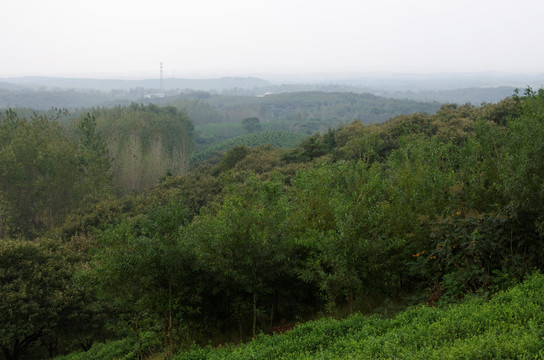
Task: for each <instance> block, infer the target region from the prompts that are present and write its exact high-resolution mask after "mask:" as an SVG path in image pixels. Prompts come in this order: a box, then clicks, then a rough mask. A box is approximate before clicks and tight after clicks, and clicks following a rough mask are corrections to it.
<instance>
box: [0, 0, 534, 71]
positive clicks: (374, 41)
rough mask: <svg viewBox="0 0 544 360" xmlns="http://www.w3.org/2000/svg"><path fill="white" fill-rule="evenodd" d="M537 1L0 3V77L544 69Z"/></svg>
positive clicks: (88, 0)
mask: <svg viewBox="0 0 544 360" xmlns="http://www.w3.org/2000/svg"><path fill="white" fill-rule="evenodd" d="M543 16H544V1H542V0H515V1H514V0H509V1H504V0H372V1H368V0H327V1H322V0H191V1H188V0H183V1H181V0H178V1H174V0H172V1H168V0H149V1H140V0H47V1H46V0H3V1H2V4H1V6H0V77H10V76H25V75H49V76H50V75H56V76H58V75H60V76H107V77H127V76H134V77H141V76H144V77H145V76H148V75H150V74H154V75H156V74H158V71H159V64H160V63H161V62H163V63H164V74H165V77H170V76H175V77H187V76H193V77H197V76H217V75H248V74H256V73H296V72H302V73H320V72H360V73H369V72H382V71H385V72H394V73H440V72H483V71H486V72H487V71H498V72H513V73H543V72H544V46H542V43H543V37H544V21H543Z"/></svg>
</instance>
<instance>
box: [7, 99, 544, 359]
mask: <svg viewBox="0 0 544 360" xmlns="http://www.w3.org/2000/svg"><path fill="white" fill-rule="evenodd" d="M136 107H137V109H128V110H127V109H120V110H118V111H120V113H121V114H122V113H123V112H124V111H127V112H129V111H135V112H137V111H143V112H145V115H146V116H148V115H149V116H151V114H155V116H157V117H158V118H162V117H166V124H171V123H172V122H173V123H175V124H179V123H181V124H183V122H182V121H181V120H182V119H179V118H178V117H176V116H181V117H182V118H183V114H181V115H180V114H179V113H178V112H177V111H176V109H168V108H167V109H162V108H153V107H142V109H140V108H139V106H136ZM543 109H544V91H542V90H539V91H532V90H531V89H528V90H527V91H526V92H525V94H524V95H522V96H520V95H518V94H515V95H514V96H513V97H512V98H508V99H505V100H503V101H502V102H500V103H498V104H496V105H483V106H479V107H475V106H472V105H462V106H459V105H445V106H443V107H441V109H440V110H439V111H438V112H437V113H435V114H431V115H429V114H413V115H402V116H398V117H396V118H393V119H391V120H389V121H387V122H385V123H383V124H380V125H378V124H375V125H364V124H363V123H361V122H359V121H355V122H353V123H351V124H349V125H346V126H343V127H341V128H337V129H329V130H328V131H327V132H325V133H323V134H315V135H313V136H310V137H308V138H307V139H305V140H304V141H303V142H302V143H300V144H299V145H298V146H296V147H294V148H292V149H275V148H272V147H266V146H265V147H257V148H248V147H245V146H237V147H234V148H232V149H231V150H229V151H227V152H226V153H225V155H224V156H223V157H222V158H221V159H220V160H219V161H218V162H217V163H215V164H203V165H200V166H198V167H196V168H195V169H193V170H191V171H189V172H187V173H186V174H184V175H181V176H177V175H175V174H169V173H168V172H166V174H165V175H164V176H162V177H160V179H158V180H157V181H159V184H158V185H156V186H154V187H152V188H147V189H146V190H144V191H139V192H128V193H125V194H126V195H123V196H121V195H120V194H119V193H117V195H116V194H115V193H113V192H111V190H110V187H108V186H106V185H107V184H108V181H113V179H112V178H111V177H108V176H105V177H100V176H97V177H91V179H94V178H96V179H103V182H102V183H100V182H96V184H97V185H98V184H102V185H104V184H105V185H104V186H103V187H100V188H99V189H94V188H93V185H94V183H95V182H94V181H91V180H87V181H86V182H84V184H86V186H89V187H90V189H94V190H95V191H96V196H94V197H93V198H92V199H93V200H92V201H91V202H88V203H86V204H85V202H74V203H73V205H71V206H70V207H68V208H66V210H65V211H64V212H62V213H60V214H59V215H58V217H55V218H54V221H53V220H51V221H50V222H43V223H41V224H43V225H41V226H38V224H39V223H38V222H36V223H35V224H36V225H33V226H31V229H27V230H28V231H27V232H26V233H24V232H22V231H21V229H20V228H19V227H20V226H21V225H24V224H25V223H24V222H23V221H20V220H16V219H19V218H15V217H13V218H9V217H2V224H0V225H2V231H3V232H2V235H3V240H2V241H0V269H3V270H2V271H1V272H0V285H1V286H2V288H1V289H0V296H2V301H1V302H0V306H2V307H3V309H2V311H0V316H1V317H2V318H1V319H0V321H1V323H2V324H5V325H4V328H2V329H1V330H2V331H3V333H2V336H0V347H1V349H2V355H0V356H4V357H5V358H6V359H20V358H22V356H23V355H24V354H26V355H25V356H30V357H34V358H44V357H47V356H54V355H58V354H66V353H69V352H71V351H78V350H79V351H80V350H83V351H88V350H89V348H91V346H92V344H93V343H97V344H98V343H103V342H104V341H106V340H109V341H110V342H111V341H116V340H120V341H117V342H112V343H113V344H118V345H114V346H121V347H123V348H124V349H125V350H126V354H132V355H131V356H132V357H137V358H141V359H143V358H145V357H147V356H149V355H151V354H158V353H170V354H182V353H183V351H185V350H187V349H188V348H189V347H190V346H191V344H198V345H206V344H210V343H211V345H213V346H217V345H220V344H225V343H240V342H246V341H248V340H249V339H252V338H254V337H255V336H257V334H259V333H261V332H262V333H268V332H270V331H273V330H274V329H275V328H277V326H278V324H283V323H286V324H291V323H294V322H302V321H304V320H307V319H312V318H316V317H321V316H329V315H330V316H334V317H342V316H344V315H347V314H351V313H355V312H363V313H367V314H370V313H374V312H381V311H384V309H387V310H388V311H390V310H391V309H393V308H402V307H406V306H409V305H413V304H422V303H426V304H429V305H435V306H442V305H443V304H449V303H455V302H459V301H460V299H463V298H465V297H466V296H467V294H469V295H471V296H472V297H479V298H481V299H482V300H478V301H484V299H486V298H488V297H489V296H491V295H492V294H494V293H496V292H498V291H500V290H503V289H506V288H508V287H510V286H512V285H513V284H516V283H517V282H519V281H521V280H522V279H523V278H525V277H526V276H527V275H528V274H531V273H533V272H534V271H535V270H537V269H542V268H543V265H544V264H543V262H542V259H544V242H543V241H542V240H543V236H544V235H543V229H544V226H543V223H544V218H543V215H542V214H544V201H543V200H542V199H544V196H543V194H544V188H543V185H542V184H543V183H544V182H543V181H542V179H543V178H544V168H543V166H542V164H544V145H543V144H544V141H542V139H543V138H544V118H543V116H544V115H543V114H544V111H543ZM108 111H109V110H108ZM112 111H116V110H115V109H114V110H112ZM169 114H172V115H175V116H173V118H170V117H169V116H170V115H169ZM12 117H13V115H12ZM15 118H16V117H15ZM136 118H138V117H136ZM85 119H87V121H88V125H89V127H88V128H89V129H90V128H93V124H94V122H93V117H92V116H90V115H89V116H87V117H85ZM176 119H179V120H176ZM160 123H161V122H157V123H155V124H160ZM21 124H23V125H24V124H25V123H24V122H21ZM1 125H2V126H0V129H1V130H2V133H1V134H0V135H2V136H4V135H5V134H7V135H6V137H4V138H3V139H10V137H9V134H12V133H13V131H14V129H16V128H17V127H18V126H19V125H20V123H19V122H17V121H7V122H3V123H2V124H1ZM24 126H26V127H22V128H21V131H22V130H23V129H27V128H29V127H30V128H31V125H28V124H26V125H24ZM48 126H49V125H48ZM46 128H48V127H46ZM97 128H98V126H97ZM181 128H182V129H183V128H184V127H183V126H182V127H181ZM142 129H146V127H142ZM58 130H59V134H65V133H63V132H62V129H58ZM4 131H5V132H4ZM34 131H35V132H37V133H39V128H38V127H37V128H35V129H34ZM23 133H24V132H22V134H23ZM52 133H53V134H56V133H55V132H52ZM92 134H94V135H93V136H90V135H92ZM88 135H89V139H94V140H95V141H91V142H90V143H91V144H95V145H96V146H97V148H96V149H100V151H90V149H93V147H90V148H89V151H88V152H87V153H88V157H86V158H85V159H92V158H93V156H96V158H97V159H101V162H99V163H102V161H103V160H104V161H105V159H106V160H107V157H104V156H101V155H100V154H102V155H103V154H104V151H106V153H107V147H106V145H105V144H104V143H101V142H100V141H98V140H99V139H104V138H105V137H102V135H101V134H100V132H94V133H93V132H89V133H88ZM95 135H96V136H95ZM58 136H60V135H58ZM60 138H61V139H64V137H60ZM16 139H17V141H10V142H2V143H0V144H2V145H3V144H9V146H7V147H5V148H2V152H1V154H0V155H1V156H0V159H1V160H2V161H3V163H2V166H3V167H2V171H5V170H9V171H13V172H14V173H15V174H17V172H16V170H17V169H19V168H18V167H17V165H16V164H17V161H15V160H14V157H13V154H18V151H19V147H18V146H19V144H24V143H25V142H24V140H25V139H26V138H25V137H24V136H22V135H21V136H19V137H17V138H16ZM38 139H40V138H39V137H38ZM140 139H141V140H140V141H141V144H146V143H148V142H147V139H153V137H145V136H144V137H142V138H140ZM167 139H169V138H168V137H166V138H165V141H166V140H167ZM70 141H72V140H71V137H70V136H68V137H67V138H66V143H67V144H70V143H71V142H70ZM79 141H82V144H83V143H84V142H83V140H79ZM149 143H151V142H149ZM174 143H175V142H174ZM44 144H46V142H44V141H42V142H39V143H38V145H39V146H38V149H37V150H36V153H38V154H40V153H41V154H42V156H44V155H46V154H48V151H50V150H55V149H56V147H51V148H49V147H47V146H45V145H44ZM76 144H79V142H76ZM25 146H27V145H25ZM28 146H30V145H28ZM66 146H72V145H66ZM73 146H75V145H73ZM93 146H94V145H93ZM142 146H144V145H142ZM75 153H76V154H79V153H78V152H75ZM87 153H86V152H82V153H81V154H87ZM53 154H56V152H53ZM165 154H169V152H168V151H166V152H165ZM91 155H92V156H91ZM43 158H44V159H47V158H48V157H47V156H44V157H43ZM76 160H77V158H76ZM70 161H72V160H70ZM88 161H89V162H91V163H92V160H88ZM106 163H107V161H106ZM33 164H34V163H33V162H31V161H30V162H28V168H29V169H34V168H33V167H32V166H33ZM37 164H42V163H40V162H37ZM45 164H48V163H47V162H45ZM83 164H87V162H81V163H79V162H77V161H74V169H75V170H77V171H79V172H76V174H81V175H79V176H81V178H82V179H87V178H86V177H85V176H83V174H89V172H88V171H85V167H79V166H81V165H83ZM44 168H45V169H51V172H49V173H47V172H45V173H43V172H42V171H43V169H44ZM143 168H144V169H145V167H143ZM54 169H55V168H54V167H39V168H37V169H34V170H33V171H34V172H30V173H31V174H38V175H40V176H42V174H55V172H54V171H53V170H54ZM98 169H102V170H98ZM106 169H108V167H107V166H105V167H98V168H96V169H95V170H93V171H97V172H98V173H99V174H101V173H102V171H103V170H104V171H105V170H106ZM12 179H15V180H16V181H15V180H12V181H2V182H1V185H2V188H1V192H0V199H1V200H2V201H1V202H0V210H1V211H2V214H7V215H11V214H15V212H13V210H15V209H23V208H24V202H17V201H19V200H20V199H19V198H15V197H11V196H8V195H10V194H12V192H11V190H10V189H12V187H13V186H15V185H17V184H18V182H19V181H22V180H21V179H26V178H25V177H24V176H22V177H13V178H12ZM39 179H40V180H41V182H38V183H37V184H38V185H39V187H38V188H33V187H32V186H34V185H33V184H34V183H32V182H23V184H25V186H27V187H28V188H29V189H31V190H32V191H35V193H32V192H31V194H36V197H35V198H31V199H33V201H36V204H37V205H41V204H44V203H45V202H44V201H43V200H42V199H43V198H40V197H39V196H38V195H43V194H47V191H44V190H43V189H44V188H45V189H47V186H49V185H54V184H56V182H55V181H47V180H48V179H54V178H51V177H47V176H43V177H39ZM76 179H78V177H76ZM0 180H4V178H0ZM75 184H77V186H75V185H74V186H75V187H74V189H78V186H82V185H79V183H78V182H75ZM34 189H35V190H34ZM76 194H77V192H76ZM58 198H60V199H62V197H60V196H59V197H58ZM77 199H78V198H76V200H77ZM30 210H32V211H34V212H29V213H27V215H28V216H29V218H31V219H36V220H41V219H48V218H47V217H45V216H46V215H47V214H49V212H48V211H49V210H48V209H47V208H43V207H39V206H36V207H35V208H32V209H30ZM4 224H7V225H6V226H4ZM14 225H17V226H14ZM40 264H43V265H40ZM53 264H60V265H58V266H53ZM41 279H47V281H42V280H41ZM43 294H49V295H51V296H43ZM21 299H24V304H27V305H26V306H20V304H21ZM475 301H476V300H475ZM29 318H31V319H33V320H32V321H30V322H29V321H28V319H29ZM530 320H531V318H530V317H529V318H527V319H526V322H530ZM373 321H374V320H373ZM384 326H385V325H384ZM471 326H472V325H471ZM492 334H493V335H494V336H496V338H497V339H502V337H503V336H504V335H503V334H502V333H501V332H500V331H496V332H495V333H493V332H492ZM489 336H492V335H489ZM123 344H124V345H123ZM97 346H102V347H103V348H102V349H103V350H104V351H109V350H111V348H109V347H108V346H107V345H97ZM104 346H105V347H104ZM386 347H387V346H386ZM108 349H109V350H108ZM203 351H205V350H203ZM134 354H136V355H134ZM127 356H128V355H127ZM520 356H521V355H520ZM103 357H104V358H107V357H108V356H103ZM117 357H120V356H118V355H111V356H110V358H117Z"/></svg>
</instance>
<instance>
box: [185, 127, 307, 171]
mask: <svg viewBox="0 0 544 360" xmlns="http://www.w3.org/2000/svg"><path fill="white" fill-rule="evenodd" d="M306 137H307V136H306V135H302V134H296V133H290V132H287V131H263V132H258V133H255V134H246V135H239V136H235V137H232V138H230V139H227V140H223V141H221V142H219V143H216V144H214V145H211V146H208V147H206V148H205V149H203V150H201V151H198V152H196V153H195V154H194V155H193V156H192V157H191V162H192V163H194V164H198V163H202V162H206V161H207V160H213V158H214V157H216V156H218V157H220V156H222V154H223V153H224V152H225V151H227V150H230V149H232V148H233V147H234V146H237V145H245V146H248V147H257V146H263V145H270V146H272V147H275V148H293V147H295V146H296V145H298V144H299V143H300V142H301V141H302V140H303V139H305V138H306Z"/></svg>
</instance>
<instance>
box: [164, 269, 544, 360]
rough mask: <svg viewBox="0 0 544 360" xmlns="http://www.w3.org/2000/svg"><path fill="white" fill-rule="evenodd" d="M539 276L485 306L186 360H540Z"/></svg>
mask: <svg viewBox="0 0 544 360" xmlns="http://www.w3.org/2000/svg"><path fill="white" fill-rule="evenodd" d="M543 295H544V276H542V275H541V274H536V275H534V276H532V277H531V278H529V279H528V280H527V281H525V282H524V283H523V284H522V285H519V286H516V287H515V288H512V289H511V290H509V291H506V292H502V293H499V294H497V295H495V296H494V297H493V299H492V300H490V301H488V302H486V301H484V300H483V299H481V298H469V299H467V300H465V301H464V302H463V303H461V304H458V305H453V306H449V307H446V308H436V307H435V308H433V307H428V306H420V307H414V308H411V309H409V310H406V311H404V312H402V313H399V314H398V315H396V316H394V317H392V318H384V317H382V316H377V315H375V316H371V317H366V316H363V315H360V314H359V315H354V316H351V317H349V318H347V319H345V320H334V319H330V318H326V319H322V320H319V321H314V322H309V323H306V324H303V325H299V326H297V327H295V328H294V329H293V330H291V331H289V332H287V333H285V334H283V335H276V336H268V335H263V336H260V337H258V338H257V339H256V340H254V341H252V342H251V343H248V344H245V345H242V346H238V347H220V348H217V349H213V348H210V347H207V348H204V349H198V350H193V351H190V352H188V353H186V354H181V355H178V356H175V357H174V359H176V360H185V359H187V360H188V359H210V360H211V359H237V360H240V359H541V358H542V357H544V343H543V340H544V339H543V336H542V328H543V326H544V302H543V301H542V298H543Z"/></svg>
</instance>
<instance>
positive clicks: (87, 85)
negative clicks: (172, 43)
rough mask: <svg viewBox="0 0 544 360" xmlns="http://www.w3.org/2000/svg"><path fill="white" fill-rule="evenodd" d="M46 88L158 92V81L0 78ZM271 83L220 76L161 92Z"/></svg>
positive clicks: (177, 83) (0, 82)
mask: <svg viewBox="0 0 544 360" xmlns="http://www.w3.org/2000/svg"><path fill="white" fill-rule="evenodd" d="M10 84H11V85H12V86H13V85H19V86H22V85H24V86H27V87H46V88H51V89H55V88H61V89H78V90H101V91H110V90H129V89H133V88H138V87H141V88H145V89H159V88H160V80H159V79H143V80H120V79H88V78H60V77H41V76H26V77H17V78H3V79H0V89H1V88H5V87H4V86H8V85H10ZM271 85H272V83H270V82H268V81H266V80H262V79H258V78H255V77H222V78H217V79H179V78H166V79H164V90H173V89H192V90H200V91H210V90H218V91H221V90H225V89H232V88H240V89H253V88H256V87H266V86H271Z"/></svg>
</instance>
